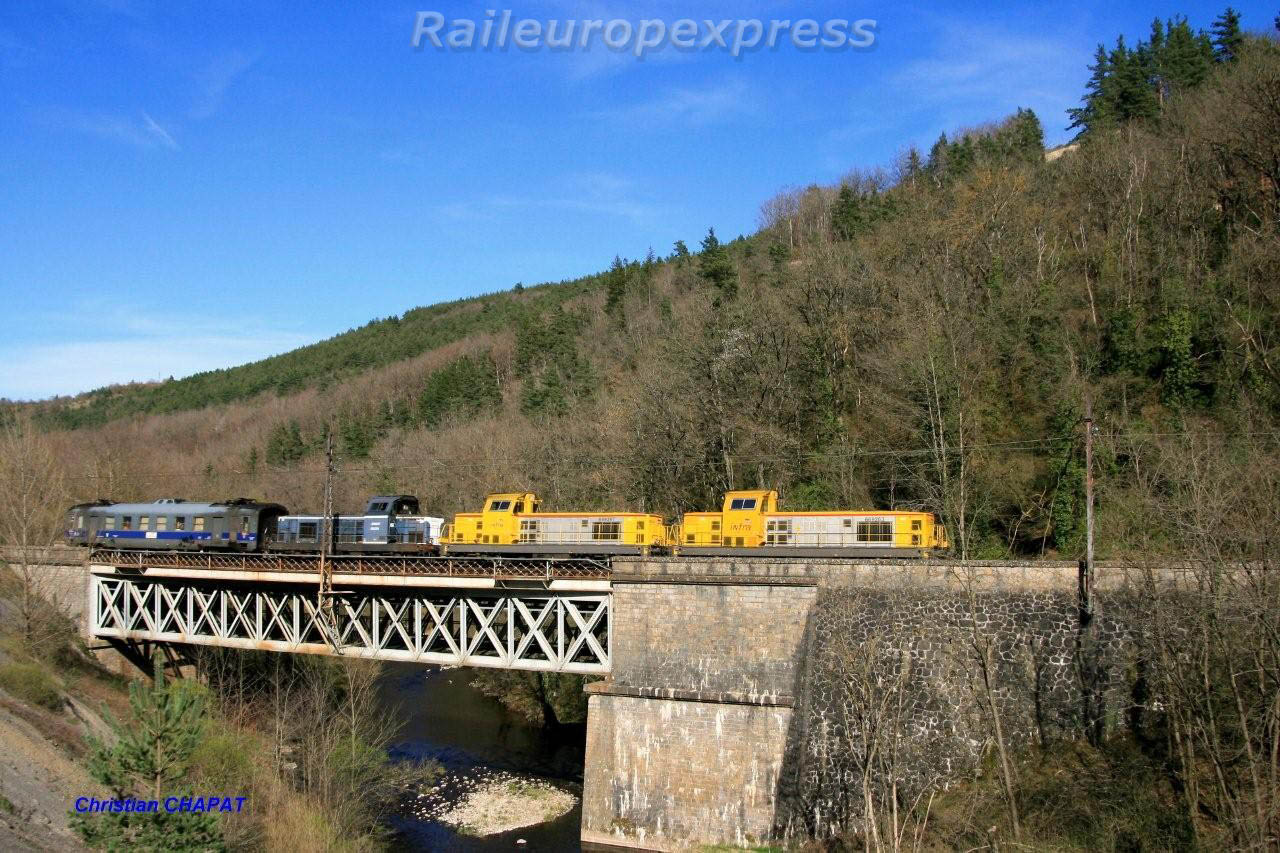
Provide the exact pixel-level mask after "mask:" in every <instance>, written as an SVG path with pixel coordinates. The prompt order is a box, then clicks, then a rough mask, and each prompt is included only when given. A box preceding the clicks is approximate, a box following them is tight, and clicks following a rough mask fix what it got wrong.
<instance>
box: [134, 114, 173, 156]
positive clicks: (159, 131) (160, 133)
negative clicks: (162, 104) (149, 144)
mask: <svg viewBox="0 0 1280 853" xmlns="http://www.w3.org/2000/svg"><path fill="white" fill-rule="evenodd" d="M142 118H143V120H144V121H145V122H146V128H147V130H148V131H150V132H151V134H152V135H153V136H155V137H156V139H159V140H160V142H161V143H162V144H163V145H164V146H165V147H166V148H172V149H175V150H176V149H177V147H178V143H176V142H174V141H173V137H172V136H170V135H169V131H167V130H165V129H164V128H163V127H161V126H160V125H159V124H157V123H156V120H155V119H153V118H152V117H151V116H149V115H147V114H146V112H143V113H142Z"/></svg>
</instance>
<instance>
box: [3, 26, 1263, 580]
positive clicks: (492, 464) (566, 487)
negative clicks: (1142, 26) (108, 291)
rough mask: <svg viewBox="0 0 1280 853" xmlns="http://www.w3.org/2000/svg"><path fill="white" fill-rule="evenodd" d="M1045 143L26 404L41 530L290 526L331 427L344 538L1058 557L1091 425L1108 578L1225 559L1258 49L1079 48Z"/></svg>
mask: <svg viewBox="0 0 1280 853" xmlns="http://www.w3.org/2000/svg"><path fill="white" fill-rule="evenodd" d="M1074 119H1075V121H1076V125H1077V127H1078V128H1079V129H1080V131H1081V136H1080V138H1079V140H1078V141H1079V143H1080V144H1079V146H1078V147H1077V148H1075V149H1073V150H1071V151H1069V152H1068V153H1065V154H1064V155H1063V156H1061V157H1058V158H1056V159H1054V160H1053V161H1052V162H1046V160H1045V157H1044V147H1043V139H1042V132H1041V125H1040V121H1039V119H1038V118H1037V117H1036V116H1035V115H1034V114H1032V113H1031V112H1030V111H1026V110H1022V111H1019V112H1018V113H1017V114H1016V115H1014V116H1010V117H1008V118H1006V119H1003V120H1001V121H996V122H993V123H991V124H987V125H982V126H978V127H974V128H970V129H967V130H966V129H961V130H957V131H954V132H951V133H948V134H947V135H946V136H944V137H942V138H941V139H939V140H938V142H937V143H936V144H935V145H934V146H933V147H932V149H931V150H930V151H928V152H919V151H915V150H908V151H907V152H906V153H905V154H904V155H903V157H902V158H901V159H900V161H899V162H897V163H894V164H891V165H890V166H887V167H885V168H880V169H869V170H857V171H853V172H851V173H850V174H849V175H848V176H847V177H846V178H845V179H844V180H843V181H842V182H841V183H840V184H839V185H836V186H810V187H805V188H797V189H789V190H785V191H783V192H781V193H780V194H779V195H778V196H777V197H775V198H773V199H771V200H769V201H768V202H766V203H765V204H764V205H763V206H762V208H761V213H760V228H759V230H758V231H757V232H756V233H754V234H752V235H750V236H748V237H745V238H740V239H736V240H733V241H731V242H727V243H722V242H721V241H720V240H719V239H718V238H717V236H716V234H715V233H714V232H710V233H708V234H707V235H706V238H705V239H704V240H703V241H702V243H701V245H700V246H694V247H693V249H692V250H690V249H688V248H686V247H685V245H684V244H683V243H680V244H677V246H676V247H675V248H674V250H673V251H672V252H671V254H670V255H669V256H668V257H665V258H656V257H652V256H651V257H649V258H648V259H646V260H643V261H627V260H623V259H618V260H617V261H616V262H615V263H614V265H613V266H612V268H611V269H609V270H608V271H606V272H604V273H602V274H600V275H598V276H594V277H591V278H587V279H583V280H580V281H576V282H571V283H566V284H561V285H548V286H544V287H540V288H536V289H535V288H530V289H527V290H523V292H507V293H501V294H495V295H491V296H485V297H479V298H476V299H473V300H468V301H465V302H462V303H455V304H452V305H446V306H438V307H435V308H426V309H418V310H416V311H412V312H409V313H408V314H406V315H405V316H404V317H401V318H398V319H397V318H391V319H387V320H381V321H377V322H375V323H372V324H370V325H368V326H366V327H364V328H361V329H359V330H356V331H353V332H351V333H348V334H347V335H343V336H339V337H337V338H334V339H332V340H330V341H326V342H324V343H321V344H317V345H315V346H313V347H309V348H305V349H303V350H299V351H297V352H295V353H290V354H288V355H285V356H280V357H277V358H275V359H268V360H266V361H264V362H260V363H258V364H254V365H248V366H246V367H241V368H235V369H232V370H226V371H217V372H214V373H209V374H202V375H200V376H196V377H192V378H190V379H186V380H178V381H171V382H165V383H160V384H157V385H148V386H137V387H126V388H117V389H107V390H104V391H99V392H94V393H93V394H91V395H88V396H87V397H84V398H78V399H75V400H71V401H66V400H63V401H56V402H53V403H49V404H41V405H39V406H37V407H36V416H37V421H38V423H40V424H42V425H44V426H46V427H47V428H49V429H50V433H49V434H50V440H51V441H53V442H54V443H55V444H56V446H57V450H58V455H59V458H60V459H62V460H63V461H64V462H65V464H66V466H67V472H66V474H67V478H68V483H69V487H68V490H67V491H68V494H67V495H65V496H60V497H64V498H65V499H66V500H70V499H71V498H76V499H87V498H92V497H97V496H99V495H101V496H104V497H110V498H113V499H116V500H123V499H130V498H153V497H158V496H161V495H166V494H182V495H185V496H187V497H205V496H209V497H218V496H229V495H235V494H244V495H253V496H262V497H271V498H273V499H275V500H279V501H281V502H283V503H285V504H287V505H288V506H290V507H291V508H295V509H304V508H311V509H315V508H317V507H318V506H319V505H320V494H321V476H322V475H321V473H320V471H321V467H322V461H321V460H320V459H319V458H318V451H319V449H320V448H321V446H322V444H323V435H324V431H325V430H326V428H328V426H329V425H331V426H332V428H333V429H334V430H335V431H336V435H337V437H338V439H339V441H338V446H339V448H340V453H341V459H340V469H341V474H340V478H339V479H340V490H339V495H338V497H339V504H340V506H342V507H345V508H348V509H352V508H355V507H356V506H358V505H359V503H360V501H361V499H362V497H363V496H364V495H366V494H368V493H370V492H375V491H387V490H398V491H406V492H412V493H416V494H418V495H419V496H421V497H422V498H423V504H424V506H427V507H430V508H431V510H432V511H433V512H437V513H442V514H443V513H451V512H453V511H456V510H459V509H463V508H469V507H475V506H476V505H477V503H478V502H479V500H480V498H481V497H482V496H483V495H484V494H485V493H486V492H487V491H492V490H511V489H516V488H521V489H523V488H528V489H531V490H536V491H538V492H539V493H540V494H542V495H543V496H544V498H545V500H546V506H547V507H548V508H565V509H567V508H582V509H587V508H602V507H609V506H629V507H636V508H640V507H643V508H645V509H647V510H655V511H659V512H663V513H666V514H668V515H674V514H675V513H678V512H680V511H682V510H687V509H702V508H709V507H712V506H715V505H717V504H718V500H719V496H720V494H721V493H722V492H723V491H724V490H726V489H729V488H742V487H754V486H767V487H772V488H778V489H779V490H780V491H781V492H782V495H783V499H784V504H785V505H786V506H788V507H791V508H817V507H828V508H829V507H837V506H852V507H872V506H874V507H899V508H905V507H913V508H914V507H923V508H926V509H930V510H933V511H936V512H939V513H940V514H942V516H943V517H944V518H945V520H946V522H947V524H948V526H949V528H950V530H951V531H952V534H951V538H952V540H953V542H955V543H956V545H957V548H958V550H959V551H960V552H961V553H963V554H966V555H969V556H988V557H998V556H1003V555H1007V554H1050V553H1052V554H1059V555H1064V556H1074V555H1076V554H1077V553H1078V552H1079V550H1080V547H1081V537H1082V532H1083V531H1082V527H1083V523H1082V522H1083V511H1082V490H1083V460H1082V453H1081V447H1080V437H1081V435H1082V428H1081V418H1082V412H1083V405H1084V401H1085V398H1086V395H1088V396H1090V397H1091V399H1092V405H1093V410H1094V412H1095V416H1096V419H1097V427H1098V432H1099V434H1098V442H1097V444H1098V463H1099V488H1100V495H1101V496H1100V506H1099V512H1100V525H1099V530H1100V534H1099V535H1100V537H1101V551H1102V553H1103V554H1104V555H1113V556H1114V555H1118V554H1121V553H1123V552H1126V551H1128V550H1131V549H1135V548H1143V549H1147V550H1150V549H1153V548H1154V549H1158V548H1171V547H1173V545H1174V543H1175V542H1176V539H1177V537H1178V536H1179V532H1180V530H1182V529H1184V527H1183V526H1184V525H1194V524H1202V523H1206V522H1205V519H1206V518H1210V517H1211V518H1212V519H1213V520H1214V523H1218V524H1225V525H1227V527H1228V528H1230V529H1232V530H1239V531H1242V533H1241V535H1240V536H1237V537H1235V538H1234V539H1233V540H1232V541H1233V545H1232V547H1237V548H1238V547H1241V546H1247V545H1248V544H1249V542H1250V541H1255V540H1256V538H1257V535H1256V533H1254V534H1248V533H1247V531H1249V530H1250V529H1251V528H1250V525H1249V523H1248V520H1247V519H1245V518H1243V517H1241V516H1240V513H1239V512H1235V513H1228V512H1226V511H1225V509H1224V508H1223V507H1225V506H1244V505H1246V503H1247V500H1246V498H1247V499H1248V500H1253V499H1258V500H1263V499H1264V498H1265V496H1266V495H1267V494H1271V492H1270V491H1268V490H1272V489H1273V485H1274V483H1273V482H1272V479H1270V478H1271V475H1270V474H1268V473H1267V472H1269V471H1271V470H1273V469H1274V468H1275V461H1276V448H1275V440H1276V437H1277V416H1278V415H1280V350H1278V347H1280V340H1278V336H1280V323H1278V322H1277V319H1278V318H1277V310H1278V307H1280V306H1278V305H1277V298H1278V291H1277V282H1278V281H1280V243H1278V242H1277V236H1278V234H1277V226H1278V224H1280V223H1278V218H1280V199H1278V196H1277V187H1278V186H1280V47H1277V45H1276V44H1275V42H1274V41H1272V40H1270V39H1265V38H1262V37H1246V36H1243V35H1241V34H1239V31H1238V28H1237V27H1236V26H1235V25H1234V24H1232V23H1231V22H1230V21H1229V20H1228V21H1226V22H1223V21H1220V22H1219V25H1218V27H1217V29H1216V30H1215V31H1214V32H1212V33H1208V34H1204V33H1197V32H1195V31H1193V30H1192V29H1191V27H1190V26H1189V25H1188V24H1187V23H1186V22H1185V21H1182V20H1174V21H1170V22H1167V23H1165V24H1158V25H1157V26H1156V27H1154V28H1153V30H1152V34H1151V36H1150V38H1149V39H1148V40H1146V41H1143V42H1140V43H1139V44H1137V45H1135V46H1134V47H1129V46H1126V45H1125V44H1124V43H1123V41H1121V42H1119V43H1117V44H1116V45H1115V47H1114V48H1099V53H1098V57H1097V60H1096V64H1095V66H1094V68H1093V78H1092V81H1091V83H1090V86H1089V89H1088V91H1087V92H1086V93H1085V99H1084V102H1083V105H1082V107H1081V108H1080V110H1078V111H1076V112H1075V113H1074ZM855 157H856V155H855V154H853V153H852V152H851V154H850V158H851V160H852V159H855ZM23 411H25V410H23ZM72 427H75V428H74V429H72ZM1206 472H1212V473H1213V477H1215V478H1216V481H1215V482H1218V486H1217V487H1215V489H1214V490H1209V491H1206V490H1205V488H1204V487H1203V486H1202V485H1195V484H1194V483H1192V482H1191V481H1190V480H1189V479H1188V477H1190V476H1192V475H1193V474H1195V475H1197V476H1199V475H1205V474H1206ZM1196 482H1197V483H1199V482H1201V481H1196ZM1223 490H1227V491H1223ZM1230 490H1236V491H1238V492H1240V495H1238V496H1237V497H1238V498H1239V499H1238V500H1235V502H1234V503H1232V501H1233V498H1232V497H1231V495H1230V494H1228V492H1229V491H1230ZM1245 493H1247V495H1245ZM1233 494H1234V493H1233ZM1220 504H1221V505H1222V506H1219V505H1220ZM1263 505H1265V503H1264V504H1263ZM1224 529H1225V528H1224Z"/></svg>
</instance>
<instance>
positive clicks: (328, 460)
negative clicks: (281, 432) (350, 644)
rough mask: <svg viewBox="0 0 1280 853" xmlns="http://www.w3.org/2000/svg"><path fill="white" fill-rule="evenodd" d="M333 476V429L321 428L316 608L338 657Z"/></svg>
mask: <svg viewBox="0 0 1280 853" xmlns="http://www.w3.org/2000/svg"><path fill="white" fill-rule="evenodd" d="M333 473H334V465H333V426H332V424H330V425H328V426H327V427H326V428H325V436H324V522H323V523H322V524H321V526H320V527H321V533H320V590H319V593H318V594H317V597H316V608H317V611H318V614H319V616H320V621H321V622H322V623H323V624H324V631H325V634H326V635H327V636H328V640H329V645H331V646H333V649H334V651H335V652H337V653H339V654H341V653H342V648H341V645H340V643H339V640H338V624H337V620H336V619H335V618H334V615H333V565H332V563H330V562H329V551H330V549H331V548H332V545H333Z"/></svg>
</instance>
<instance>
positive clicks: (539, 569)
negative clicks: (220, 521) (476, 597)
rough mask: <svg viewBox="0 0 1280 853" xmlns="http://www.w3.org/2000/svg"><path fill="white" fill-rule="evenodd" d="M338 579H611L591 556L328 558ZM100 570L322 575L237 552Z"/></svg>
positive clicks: (119, 562) (110, 554)
mask: <svg viewBox="0 0 1280 853" xmlns="http://www.w3.org/2000/svg"><path fill="white" fill-rule="evenodd" d="M327 559H328V562H329V567H330V569H331V570H332V572H333V573H334V574H335V575H366V576H368V575H373V576H388V577H389V576H402V577H444V578H496V579H499V580H533V581H538V580H543V581H545V580H608V579H609V578H610V577H611V576H612V570H611V568H610V564H609V561H608V559H607V558H606V559H600V560H597V559H590V558H586V557H543V558H538V557H479V556H474V557H457V556H452V557H437V556H427V555H416V554H412V555H410V554H405V555H368V554H340V555H333V556H330V557H328V558H327ZM89 563H90V564H91V565H95V566H112V567H114V568H117V569H138V570H148V569H188V570H200V571H205V572H228V573H230V572H243V573H254V574H257V573H272V572H274V573H279V574H318V573H319V571H320V555H318V554H276V553H266V554H235V553H225V554H224V553H213V552H207V551H159V550H155V551H152V550H141V549H140V550H124V549H98V550H95V551H93V552H92V554H90V556H89Z"/></svg>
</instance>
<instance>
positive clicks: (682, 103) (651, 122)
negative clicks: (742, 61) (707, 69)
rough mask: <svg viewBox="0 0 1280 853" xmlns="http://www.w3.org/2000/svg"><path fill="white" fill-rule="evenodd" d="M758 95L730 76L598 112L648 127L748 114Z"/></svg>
mask: <svg viewBox="0 0 1280 853" xmlns="http://www.w3.org/2000/svg"><path fill="white" fill-rule="evenodd" d="M756 103H758V99H757V98H756V97H755V93H753V92H752V91H751V87H750V86H748V84H747V81H746V80H744V79H742V78H736V77H735V78H732V79H729V80H725V81H722V82H719V83H714V84H711V85H707V86H702V87H677V88H673V89H669V90H667V91H665V92H662V93H660V94H658V95H657V96H656V97H653V98H651V99H649V100H647V101H641V102H639V103H635V104H629V105H625V106H621V107H617V108H614V109H610V110H606V111H604V112H602V113H599V116H600V117H601V118H602V119H605V120H612V121H616V122H620V123H623V124H631V125H642V126H645V127H648V128H662V127H672V126H688V125H695V126H698V125H707V124H715V123H716V122H720V121H725V120H726V119H730V118H734V117H737V116H743V115H749V114H750V113H751V112H752V111H753V110H754V109H755V104H756Z"/></svg>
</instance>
